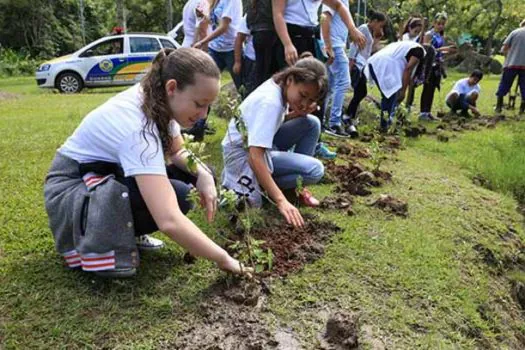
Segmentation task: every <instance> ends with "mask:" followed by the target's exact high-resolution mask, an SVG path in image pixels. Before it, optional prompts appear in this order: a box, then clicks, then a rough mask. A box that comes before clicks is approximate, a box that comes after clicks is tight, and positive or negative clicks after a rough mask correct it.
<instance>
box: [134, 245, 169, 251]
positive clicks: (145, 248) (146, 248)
mask: <svg viewBox="0 0 525 350" xmlns="http://www.w3.org/2000/svg"><path fill="white" fill-rule="evenodd" d="M162 248H164V244H163V245H159V246H153V247H149V246H140V245H138V244H137V249H138V250H142V251H153V250H159V249H162Z"/></svg>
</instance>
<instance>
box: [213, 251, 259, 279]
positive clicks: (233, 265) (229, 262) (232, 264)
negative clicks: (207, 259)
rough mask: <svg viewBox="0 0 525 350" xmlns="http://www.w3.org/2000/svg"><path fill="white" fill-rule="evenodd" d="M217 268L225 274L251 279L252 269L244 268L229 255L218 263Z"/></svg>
mask: <svg viewBox="0 0 525 350" xmlns="http://www.w3.org/2000/svg"><path fill="white" fill-rule="evenodd" d="M217 267H218V268H219V269H221V270H223V271H226V272H231V273H234V274H236V275H243V276H246V277H248V278H252V274H253V269H252V268H251V267H245V266H244V265H243V264H241V263H240V262H239V260H237V259H234V258H232V257H231V256H229V255H228V256H227V257H226V258H225V259H224V260H221V261H218V262H217Z"/></svg>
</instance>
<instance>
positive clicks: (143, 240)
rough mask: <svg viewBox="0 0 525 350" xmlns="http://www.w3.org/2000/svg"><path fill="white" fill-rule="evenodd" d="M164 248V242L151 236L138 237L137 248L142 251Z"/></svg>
mask: <svg viewBox="0 0 525 350" xmlns="http://www.w3.org/2000/svg"><path fill="white" fill-rule="evenodd" d="M162 247H164V242H162V241H161V240H160V239H157V238H153V237H151V236H150V235H142V236H138V237H137V248H138V249H140V250H157V249H160V248H162Z"/></svg>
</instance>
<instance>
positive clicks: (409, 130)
mask: <svg viewBox="0 0 525 350" xmlns="http://www.w3.org/2000/svg"><path fill="white" fill-rule="evenodd" d="M403 132H404V133H405V136H406V137H419V136H421V135H424V134H426V133H427V129H426V128H425V127H424V126H422V125H417V126H407V127H405V128H404V129H403Z"/></svg>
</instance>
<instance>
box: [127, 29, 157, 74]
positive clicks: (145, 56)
mask: <svg viewBox="0 0 525 350" xmlns="http://www.w3.org/2000/svg"><path fill="white" fill-rule="evenodd" d="M160 49H161V46H160V43H159V40H158V39H157V38H156V37H152V36H130V37H129V54H128V58H127V59H128V65H127V67H126V68H125V69H123V75H126V77H127V79H128V80H133V81H135V82H138V81H140V79H142V77H143V76H144V75H145V74H146V71H147V70H148V68H149V67H150V66H151V62H152V61H153V59H154V58H155V56H156V55H157V53H158V52H159V51H160Z"/></svg>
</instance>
